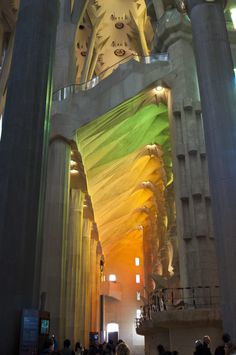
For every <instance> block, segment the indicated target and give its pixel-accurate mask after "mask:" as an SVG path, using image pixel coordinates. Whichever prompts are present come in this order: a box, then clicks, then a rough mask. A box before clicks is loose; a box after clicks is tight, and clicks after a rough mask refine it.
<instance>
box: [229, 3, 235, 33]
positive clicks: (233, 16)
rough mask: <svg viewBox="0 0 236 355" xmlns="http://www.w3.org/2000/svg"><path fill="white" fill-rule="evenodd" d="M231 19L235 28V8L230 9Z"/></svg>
mask: <svg viewBox="0 0 236 355" xmlns="http://www.w3.org/2000/svg"><path fill="white" fill-rule="evenodd" d="M230 14H231V19H232V22H233V26H234V29H235V30H236V8H233V9H231V10H230Z"/></svg>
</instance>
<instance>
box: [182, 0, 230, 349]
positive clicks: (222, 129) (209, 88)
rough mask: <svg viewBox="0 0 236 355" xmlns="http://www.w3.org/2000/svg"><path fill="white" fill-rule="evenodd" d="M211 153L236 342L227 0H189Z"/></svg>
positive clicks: (226, 298) (224, 282) (225, 299)
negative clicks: (225, 12) (224, 4)
mask: <svg viewBox="0 0 236 355" xmlns="http://www.w3.org/2000/svg"><path fill="white" fill-rule="evenodd" d="M188 6H189V16H190V19H191V23H192V30H193V42H194V48H195V58H196V63H197V72H198V79H199V86H200V94H201V102H202V112H203V124H204V131H205V140H206V151H207V156H208V167H209V177H210V190H211V195H212V210H213V223H214V231H215V235H216V240H217V246H218V248H217V249H218V265H219V272H220V286H221V293H222V297H221V300H222V316H223V323H224V328H225V331H227V332H229V333H230V334H231V335H232V337H233V341H234V342H235V341H236V283H235V272H234V270H235V269H236V258H235V252H236V237H235V231H236V218H235V215H236V184H235V181H236V168H235V166H236V165H235V163H236V120H235V112H236V92H235V78H234V72H233V61H232V55H231V50H230V45H229V40H228V35H227V30H226V24H225V19H224V11H223V1H222V2H221V1H215V2H212V3H205V2H202V1H196V0H195V1H192V0H189V1H188Z"/></svg>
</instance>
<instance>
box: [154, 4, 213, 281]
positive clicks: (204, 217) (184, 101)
mask: <svg viewBox="0 0 236 355" xmlns="http://www.w3.org/2000/svg"><path fill="white" fill-rule="evenodd" d="M165 16H166V22H165V21H164V19H165V18H163V20H162V23H161V25H160V26H161V27H160V28H159V29H158V31H157V35H158V34H159V36H160V37H159V39H160V43H161V41H162V38H163V41H164V42H163V43H162V50H168V52H169V55H170V61H171V63H172V66H173V79H170V81H169V82H168V85H169V86H170V87H171V96H169V102H168V107H169V116H170V129H171V143H172V156H173V170H174V185H175V196H176V210H177V234H178V239H179V255H180V278H181V286H183V287H185V286H199V285H202V286H211V285H212V286H215V285H217V284H218V277H217V275H218V272H217V265H216V255H215V240H214V235H213V233H212V219H211V197H210V194H209V186H208V171H207V162H206V152H205V143H204V139H203V138H202V137H203V127H202V116H201V105H200V102H199V89H198V81H197V74H196V65H195V59H194V54H193V48H192V45H191V28H190V24H189V22H188V20H187V19H185V18H184V17H182V15H181V14H179V13H178V12H177V10H172V11H168V12H167V13H166V14H165ZM166 31H167V32H166ZM158 32H159V33H158ZM167 33H168V34H169V36H170V37H169V36H167V37H165V36H166V35H167Z"/></svg>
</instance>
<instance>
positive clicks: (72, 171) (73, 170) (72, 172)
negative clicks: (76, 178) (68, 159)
mask: <svg viewBox="0 0 236 355" xmlns="http://www.w3.org/2000/svg"><path fill="white" fill-rule="evenodd" d="M70 173H71V174H73V175H76V174H79V172H78V170H76V169H72V170H71V171H70Z"/></svg>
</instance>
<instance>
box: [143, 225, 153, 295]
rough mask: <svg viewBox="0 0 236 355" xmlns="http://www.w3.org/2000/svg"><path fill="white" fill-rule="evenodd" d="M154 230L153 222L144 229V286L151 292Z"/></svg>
mask: <svg viewBox="0 0 236 355" xmlns="http://www.w3.org/2000/svg"><path fill="white" fill-rule="evenodd" d="M152 232H153V230H152V228H151V222H150V224H149V225H148V226H146V227H144V228H143V264H144V286H145V289H146V290H148V292H150V291H151V290H152V280H151V277H150V275H151V274H152V252H153V251H152V237H153V236H152Z"/></svg>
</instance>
